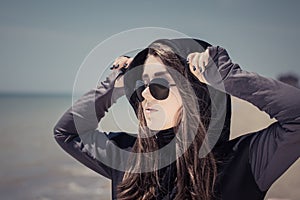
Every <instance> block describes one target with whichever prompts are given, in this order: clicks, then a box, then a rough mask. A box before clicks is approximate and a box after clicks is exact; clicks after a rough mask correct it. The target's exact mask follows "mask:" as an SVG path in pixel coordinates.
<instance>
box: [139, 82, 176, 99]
mask: <svg viewBox="0 0 300 200" xmlns="http://www.w3.org/2000/svg"><path fill="white" fill-rule="evenodd" d="M175 85H176V84H170V83H169V82H168V81H167V80H166V79H164V78H154V79H152V80H151V81H150V82H149V83H147V84H145V83H144V81H142V80H137V81H136V85H135V92H136V95H137V98H138V101H139V102H142V101H144V97H143V96H142V93H143V91H144V90H145V89H146V88H147V87H148V86H149V90H150V93H151V95H152V96H153V97H154V98H155V99H156V100H164V99H166V98H168V96H169V93H170V87H171V86H175Z"/></svg>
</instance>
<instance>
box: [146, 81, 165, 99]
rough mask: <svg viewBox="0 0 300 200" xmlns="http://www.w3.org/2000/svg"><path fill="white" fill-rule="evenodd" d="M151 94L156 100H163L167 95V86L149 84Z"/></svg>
mask: <svg viewBox="0 0 300 200" xmlns="http://www.w3.org/2000/svg"><path fill="white" fill-rule="evenodd" d="M149 89H150V93H151V95H152V96H153V97H154V98H155V99H157V100H164V99H166V98H167V97H168V96H169V88H168V87H165V86H163V85H159V84H156V83H151V84H150V86H149Z"/></svg>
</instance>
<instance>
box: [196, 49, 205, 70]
mask: <svg viewBox="0 0 300 200" xmlns="http://www.w3.org/2000/svg"><path fill="white" fill-rule="evenodd" d="M205 65H206V61H205V55H204V53H200V56H199V59H198V66H199V72H200V73H203V72H204V69H205Z"/></svg>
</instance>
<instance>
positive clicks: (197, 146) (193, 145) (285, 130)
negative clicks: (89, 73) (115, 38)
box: [54, 39, 300, 200]
mask: <svg viewBox="0 0 300 200" xmlns="http://www.w3.org/2000/svg"><path fill="white" fill-rule="evenodd" d="M186 59H188V61H186ZM114 64H115V67H113V73H112V74H111V76H110V77H108V78H107V79H106V81H104V82H102V83H101V85H100V86H99V87H98V88H97V89H95V90H91V91H90V92H88V93H86V94H85V95H84V96H83V97H82V98H80V99H79V100H78V101H77V102H76V103H75V104H74V105H73V107H72V108H70V109H69V110H68V111H67V112H66V113H65V114H64V115H63V116H62V118H61V119H60V120H59V122H58V123H57V125H56V126H55V129H54V133H55V138H56V140H57V142H58V143H59V144H60V145H61V146H62V148H64V149H65V150H66V151H67V152H68V153H69V154H71V155H72V156H74V157H75V158H76V159H77V160H79V161H80V162H82V163H83V164H85V165H86V166H87V167H89V168H91V169H93V170H94V171H96V172H98V173H100V174H102V175H103V176H105V177H107V178H110V179H111V180H112V193H113V194H112V198H113V199H116V198H117V199H230V200H231V199H251V200H253V199H263V198H264V196H265V194H266V192H267V190H268V189H269V188H270V186H271V185H272V183H273V182H274V181H275V180H276V179H277V178H278V177H279V176H280V175H281V174H282V173H283V172H284V171H286V170H287V168H288V167H289V166H290V165H292V164H293V162H295V161H296V160H297V158H298V157H299V152H300V151H299V143H300V133H299V131H300V106H299V104H298V101H299V99H300V92H299V90H298V89H296V88H293V87H290V86H288V85H285V84H283V83H281V82H278V81H275V80H272V79H268V78H264V77H261V76H259V75H257V74H254V73H249V72H246V71H244V70H242V69H241V68H240V67H239V65H237V64H233V63H232V62H231V60H230V58H229V56H228V54H227V52H226V50H224V49H223V48H220V47H212V46H210V45H209V44H208V43H206V42H203V41H200V40H193V39H173V40H158V41H155V42H153V43H152V44H151V45H150V46H149V47H148V48H146V49H144V50H143V51H141V52H140V53H138V54H137V55H136V56H135V57H134V59H133V60H132V59H130V58H126V57H121V58H119V59H117V60H116V61H115V63H114ZM123 83H124V85H123ZM123 86H124V88H123ZM124 89H125V94H126V97H127V98H128V100H129V102H130V104H131V105H132V107H133V108H134V111H135V113H136V115H137V118H138V120H139V133H138V137H137V138H135V137H133V136H132V135H131V134H128V133H124V132H118V133H109V134H106V133H104V132H101V131H99V130H96V128H97V124H98V122H99V120H100V119H101V118H102V117H103V116H104V113H105V111H107V109H108V108H109V107H110V106H111V105H112V103H114V102H115V101H116V99H118V98H119V97H120V96H122V95H123V92H124ZM229 95H233V96H236V97H238V98H241V99H244V100H246V101H248V102H250V103H252V104H254V105H255V106H257V107H258V108H259V109H260V110H262V111H265V112H267V113H268V114H269V115H270V116H271V117H275V118H276V119H277V122H276V123H273V124H272V125H270V126H269V127H267V128H265V129H263V130H260V131H258V132H255V133H250V134H247V135H244V136H241V137H239V138H236V139H234V140H231V141H228V138H229V128H230V116H231V112H230V108H231V106H230V96H229ZM225 108H227V109H225ZM116 146H117V147H118V149H117V148H115V147H116ZM162 149H163V150H162ZM124 150H125V151H126V152H130V154H129V155H128V156H125V155H127V154H124V153H123V152H124ZM123 165H124V166H125V167H126V168H122V167H120V166H123Z"/></svg>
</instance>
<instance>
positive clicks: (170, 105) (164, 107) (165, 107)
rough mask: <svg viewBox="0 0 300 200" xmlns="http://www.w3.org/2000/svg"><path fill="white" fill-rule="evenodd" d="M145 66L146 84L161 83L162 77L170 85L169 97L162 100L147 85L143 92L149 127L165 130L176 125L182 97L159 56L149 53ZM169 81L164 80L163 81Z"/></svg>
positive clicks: (144, 111)
mask: <svg viewBox="0 0 300 200" xmlns="http://www.w3.org/2000/svg"><path fill="white" fill-rule="evenodd" d="M144 66H145V67H144V72H143V75H142V81H143V82H144V83H145V84H148V83H150V85H151V83H160V81H161V79H164V80H166V81H167V82H168V83H169V85H170V86H169V93H168V95H167V97H164V98H163V99H162V100H158V99H157V98H155V95H154V96H153V91H154V92H155V90H152V93H151V91H150V90H151V89H150V88H149V87H146V88H145V90H143V92H142V93H141V95H142V97H143V98H144V100H143V101H142V108H143V113H144V116H145V119H146V123H147V126H148V128H149V129H151V130H164V129H168V128H171V127H174V126H176V125H177V124H176V122H177V118H178V113H179V110H180V109H182V99H181V96H180V94H179V91H178V89H177V87H176V86H175V82H174V80H173V78H172V77H171V75H170V74H169V72H168V71H167V70H166V66H165V65H164V64H163V63H162V61H161V60H160V58H159V57H155V56H152V55H149V56H148V58H147V60H146V61H145V65H144ZM151 81H152V82H151ZM157 81H158V82H157ZM167 82H165V81H163V83H167ZM158 85H159V84H158ZM156 89H157V88H156ZM159 92H161V90H159ZM162 94H165V92H163V93H162Z"/></svg>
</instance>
